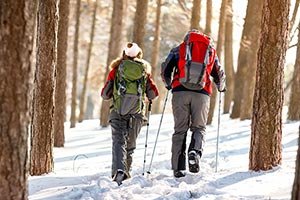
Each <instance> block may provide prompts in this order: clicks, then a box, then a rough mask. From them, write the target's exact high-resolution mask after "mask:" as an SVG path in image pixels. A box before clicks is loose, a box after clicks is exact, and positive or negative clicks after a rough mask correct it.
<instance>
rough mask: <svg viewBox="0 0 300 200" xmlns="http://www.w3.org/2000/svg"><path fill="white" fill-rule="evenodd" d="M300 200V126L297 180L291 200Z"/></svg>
mask: <svg viewBox="0 0 300 200" xmlns="http://www.w3.org/2000/svg"><path fill="white" fill-rule="evenodd" d="M298 199H300V126H299V136H298V150H297V159H296V167H295V178H294V184H293V190H292V198H291V200H298Z"/></svg>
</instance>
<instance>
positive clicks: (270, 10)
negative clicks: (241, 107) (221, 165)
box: [249, 0, 290, 171]
mask: <svg viewBox="0 0 300 200" xmlns="http://www.w3.org/2000/svg"><path fill="white" fill-rule="evenodd" d="M289 6H290V0H265V1H264V5H263V12H262V13H263V15H262V21H261V22H262V25H261V30H262V32H261V39H260V46H259V50H258V62H257V74H256V85H255V92H254V101H253V117H252V126H251V129H252V131H251V146H250V153H249V160H250V161H249V169H250V170H255V171H258V170H270V169H272V168H273V167H276V166H278V165H279V164H281V160H282V147H281V140H282V107H283V80H284V79H283V73H284V63H285V55H286V50H287V47H288V33H289V26H288V25H289Z"/></svg>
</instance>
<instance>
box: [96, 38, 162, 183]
mask: <svg viewBox="0 0 300 200" xmlns="http://www.w3.org/2000/svg"><path fill="white" fill-rule="evenodd" d="M142 56H143V53H142V50H141V49H140V47H139V46H138V45H137V44H136V43H127V45H126V46H125V48H124V50H123V54H122V57H120V58H117V59H116V60H114V61H112V63H111V64H110V69H111V71H110V72H109V75H108V77H107V80H106V83H105V85H104V87H103V88H102V91H101V96H102V98H103V99H104V100H109V99H111V98H112V99H113V101H112V106H111V107H112V109H111V113H110V117H109V122H110V125H111V129H112V174H111V175H112V178H113V181H116V182H117V183H118V185H120V184H122V181H123V180H125V179H127V178H130V174H129V171H130V169H131V164H132V154H133V151H134V149H135V148H136V139H137V136H138V134H139V132H140V130H141V127H142V123H143V120H144V119H145V117H144V110H145V106H144V105H145V104H144V102H145V96H146V97H147V99H148V101H152V100H153V99H154V98H156V97H157V96H158V89H157V87H156V85H155V84H154V82H153V80H152V78H151V66H150V64H149V63H148V62H147V61H145V60H143V59H142Z"/></svg>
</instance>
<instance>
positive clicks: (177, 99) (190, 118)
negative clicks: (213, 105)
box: [172, 91, 210, 170]
mask: <svg viewBox="0 0 300 200" xmlns="http://www.w3.org/2000/svg"><path fill="white" fill-rule="evenodd" d="M209 102H210V97H209V96H208V95H206V94H201V93H196V92H191V91H178V92H173V97H172V109H173V115H174V123H175V124H174V131H175V132H174V133H173V136H172V169H173V170H185V169H186V152H185V151H186V137H187V131H188V129H189V128H190V131H191V132H192V137H191V142H190V144H189V149H188V152H190V151H192V150H195V151H196V152H197V153H198V154H199V155H200V157H201V156H202V148H203V145H204V141H205V138H204V136H205V127H206V122H207V116H208V111H209Z"/></svg>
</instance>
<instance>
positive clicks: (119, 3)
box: [100, 0, 124, 127]
mask: <svg viewBox="0 0 300 200" xmlns="http://www.w3.org/2000/svg"><path fill="white" fill-rule="evenodd" d="M123 6H124V5H123V0H114V1H113V12H112V19H111V27H110V39H109V44H108V46H109V48H108V56H107V62H106V63H107V65H106V71H105V74H104V81H106V78H107V76H108V72H109V68H108V67H109V64H110V63H111V61H112V60H113V59H115V58H116V57H118V56H119V55H120V52H121V41H122V34H120V33H122V28H123V20H122V18H123V16H122V13H123V8H124V7H123ZM109 107H110V101H102V105H101V111H100V125H101V126H102V127H106V126H108V116H109Z"/></svg>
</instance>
